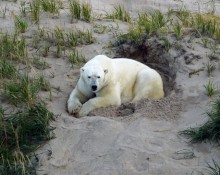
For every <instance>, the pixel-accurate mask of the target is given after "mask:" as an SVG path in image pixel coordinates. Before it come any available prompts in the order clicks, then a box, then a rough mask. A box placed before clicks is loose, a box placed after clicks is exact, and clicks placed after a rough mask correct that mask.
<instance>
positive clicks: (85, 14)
mask: <svg viewBox="0 0 220 175" xmlns="http://www.w3.org/2000/svg"><path fill="white" fill-rule="evenodd" d="M82 19H83V20H84V21H86V22H90V21H91V20H92V6H91V5H90V4H89V3H88V2H84V3H83V4H82Z"/></svg>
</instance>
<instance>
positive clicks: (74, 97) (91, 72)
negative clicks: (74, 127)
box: [67, 55, 164, 116]
mask: <svg viewBox="0 0 220 175" xmlns="http://www.w3.org/2000/svg"><path fill="white" fill-rule="evenodd" d="M80 71H81V72H80V79H79V81H78V83H77V85H76V87H75V89H74V90H73V91H72V93H71V94H70V97H69V100H68V102H67V108H68V111H69V113H73V114H78V115H79V116H86V115H87V114H88V113H89V112H91V111H92V110H94V109H96V108H100V107H107V106H111V105H114V106H119V105H121V104H122V103H126V102H130V101H137V100H140V99H143V98H153V99H158V98H162V97H163V96H164V91H163V82H162V79H161V77H160V75H159V73H157V72H156V71H155V70H154V69H151V68H149V67H148V66H146V65H144V64H142V63H140V62H137V61H135V60H131V59H126V58H118V59H111V58H108V57H107V56H105V55H98V56H96V57H94V58H93V59H91V60H90V61H88V62H87V63H86V64H85V65H84V67H82V68H81V70H80Z"/></svg>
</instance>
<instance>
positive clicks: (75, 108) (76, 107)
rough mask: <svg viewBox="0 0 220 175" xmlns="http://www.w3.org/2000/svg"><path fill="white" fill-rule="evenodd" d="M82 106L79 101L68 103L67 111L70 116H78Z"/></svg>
mask: <svg viewBox="0 0 220 175" xmlns="http://www.w3.org/2000/svg"><path fill="white" fill-rule="evenodd" d="M81 107H82V104H81V103H80V102H79V101H76V100H74V101H68V102H67V110H68V112H69V113H70V114H78V113H79V111H80V109H81Z"/></svg>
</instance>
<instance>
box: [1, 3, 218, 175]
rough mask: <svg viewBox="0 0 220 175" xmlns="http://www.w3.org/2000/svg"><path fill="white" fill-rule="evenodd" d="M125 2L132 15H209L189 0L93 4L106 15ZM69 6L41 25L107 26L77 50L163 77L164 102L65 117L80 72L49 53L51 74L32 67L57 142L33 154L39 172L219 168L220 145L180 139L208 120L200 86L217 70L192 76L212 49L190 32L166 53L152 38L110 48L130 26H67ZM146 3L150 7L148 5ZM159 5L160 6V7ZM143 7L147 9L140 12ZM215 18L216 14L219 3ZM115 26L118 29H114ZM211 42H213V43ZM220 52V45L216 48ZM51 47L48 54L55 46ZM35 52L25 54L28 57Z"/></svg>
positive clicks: (128, 173)
mask: <svg viewBox="0 0 220 175" xmlns="http://www.w3.org/2000/svg"><path fill="white" fill-rule="evenodd" d="M116 2H117V3H123V4H124V5H125V6H126V8H127V9H128V10H130V12H131V13H134V14H135V11H137V10H139V9H147V10H149V9H160V10H162V11H164V12H166V11H167V10H168V9H169V7H173V8H178V7H181V5H182V3H184V4H185V5H186V6H187V7H188V9H190V10H192V11H196V12H198V11H199V12H207V11H209V10H210V9H209V8H208V7H210V6H208V5H207V3H206V2H202V1H199V4H200V5H198V3H196V1H195V2H193V3H192V2H191V1H183V2H180V1H157V2H154V1H147V0H146V1H143V0H142V1H140V3H133V1H114V0H111V1H108V2H106V1H99V0H91V1H90V3H91V4H92V5H93V9H94V11H95V12H99V13H103V12H105V11H110V10H112V9H113V5H114V4H116ZM0 4H1V8H3V7H4V6H5V5H6V6H7V8H9V9H10V10H11V11H13V10H14V11H15V12H17V13H18V7H19V6H18V5H15V4H14V3H13V2H6V1H2V2H0ZM67 4H68V3H67V1H64V7H65V8H64V9H63V10H61V12H60V16H59V17H58V18H55V19H54V18H52V17H51V16H50V15H48V14H42V15H41V21H40V26H41V27H45V29H48V30H53V29H54V28H55V27H56V26H60V27H63V28H65V30H67V31H68V30H71V29H73V28H80V29H84V30H86V29H94V28H95V26H96V25H98V24H102V25H106V26H108V27H109V28H111V30H109V31H106V32H104V33H103V34H98V33H94V37H95V42H94V43H93V44H90V45H82V46H79V47H78V48H77V49H79V50H81V51H82V53H83V54H84V55H85V56H86V59H88V60H89V59H91V58H92V57H94V56H95V55H97V54H106V55H108V56H110V57H128V58H132V59H136V60H139V61H141V62H144V63H145V64H147V65H149V66H151V67H153V68H155V69H157V70H158V71H159V72H160V74H161V75H162V77H163V80H164V87H165V92H166V97H164V98H163V99H161V100H149V99H145V100H141V101H139V102H136V103H127V104H123V105H122V106H120V107H109V108H105V109H104V108H103V109H97V110H95V111H92V112H91V113H90V114H89V116H87V117H82V118H75V117H74V116H71V115H69V114H68V113H67V112H66V101H67V99H68V96H69V94H70V92H71V91H72V89H73V88H74V87H75V85H76V83H77V80H78V78H79V68H80V66H77V65H76V66H74V67H72V66H71V64H70V63H69V62H68V61H67V60H66V59H65V58H64V57H61V58H55V57H54V53H53V52H52V53H51V52H50V54H49V56H48V57H47V58H42V59H45V60H46V61H47V63H48V64H49V68H47V69H45V70H43V71H41V70H37V69H36V68H34V67H33V69H32V70H31V72H30V73H32V74H37V73H42V72H43V74H44V76H45V77H46V78H47V79H48V80H49V81H50V83H51V86H52V97H53V98H52V101H50V100H49V97H48V93H46V92H44V93H42V94H41V97H42V99H43V100H44V101H45V103H46V105H47V107H48V109H50V110H51V111H52V112H54V113H55V114H56V115H57V117H56V121H55V122H53V123H52V125H53V126H55V127H56V129H55V130H54V133H55V136H56V138H54V139H52V140H50V141H49V142H47V143H46V144H44V145H43V146H42V147H41V148H39V149H38V150H37V152H36V155H37V157H38V162H37V164H38V173H39V174H51V175H56V174H57V175H58V174H63V175H99V174H100V175H146V174H148V175H172V174H173V175H177V174H178V175H185V174H199V173H200V172H201V171H204V168H205V167H206V165H207V164H206V162H211V161H212V159H215V160H216V161H217V162H220V151H219V147H216V145H213V144H210V143H200V144H193V145H191V144H189V143H188V142H187V141H188V139H187V138H185V137H182V136H179V135H178V134H177V133H178V132H179V131H181V130H183V129H187V128H189V127H196V126H199V125H200V124H202V123H204V122H205V121H206V120H207V116H206V114H205V113H206V111H207V110H208V109H210V102H211V101H213V100H214V98H215V97H212V98H209V97H208V96H207V95H206V92H205V88H204V85H206V84H207V83H208V81H209V79H211V80H214V82H215V84H216V85H219V84H220V76H219V75H220V68H219V67H218V65H219V64H218V63H217V62H215V61H213V63H214V64H216V65H217V68H216V70H215V71H214V72H213V73H212V76H211V77H208V75H207V71H206V70H204V71H200V72H199V73H198V74H195V75H192V76H189V74H190V73H191V72H192V71H194V70H198V69H200V68H204V67H205V66H206V65H207V63H208V57H207V56H208V55H209V54H211V53H212V51H211V49H208V48H204V47H203V46H202V44H201V43H202V41H201V38H198V37H196V36H194V35H193V33H191V32H187V33H186V34H185V35H184V37H183V39H182V40H181V41H179V42H177V41H176V39H175V37H174V36H173V35H172V34H169V35H168V38H169V41H170V42H172V43H173V45H175V46H176V47H172V48H171V49H170V50H169V52H168V53H167V52H166V50H165V48H164V46H163V44H162V42H161V41H160V40H159V39H158V38H156V37H154V38H150V39H148V40H146V42H145V43H144V45H143V46H144V48H138V47H135V46H131V45H129V43H124V44H122V45H119V46H114V47H109V45H110V42H111V43H114V41H115V36H114V32H116V31H117V32H121V33H126V31H127V28H128V26H127V25H126V24H125V23H123V22H120V21H116V22H114V21H111V20H100V21H95V22H93V23H92V24H88V23H85V22H81V21H79V22H78V23H74V24H71V23H70V22H69V19H70V18H69V16H68V12H67V8H68V6H67ZM146 4H147V5H146ZM158 4H160V5H158ZM145 5H146V6H145ZM215 10H216V11H215V13H216V14H220V11H219V2H218V1H217V2H216V9H215ZM117 25H118V26H119V28H117ZM0 28H1V29H2V30H3V31H9V32H10V31H13V28H14V27H13V18H12V17H11V14H10V12H7V13H6V18H5V19H3V18H0ZM35 30H36V27H35V26H33V27H30V28H29V30H28V31H27V32H26V33H25V36H26V37H27V38H28V36H32V35H33V32H34V31H35ZM210 41H212V40H211V39H210ZM217 47H218V49H217V52H218V54H220V53H219V52H220V49H219V48H220V45H217ZM52 49H53V48H52ZM35 51H36V50H34V49H33V48H30V50H29V52H30V53H33V54H34V53H35Z"/></svg>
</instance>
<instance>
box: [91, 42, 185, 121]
mask: <svg viewBox="0 0 220 175" xmlns="http://www.w3.org/2000/svg"><path fill="white" fill-rule="evenodd" d="M115 50H116V54H115V58H130V59H135V60H137V61H139V62H142V63H144V64H146V65H148V66H149V67H151V68H153V69H155V70H157V71H158V72H159V73H160V75H161V77H162V79H163V84H164V91H165V97H164V98H162V99H159V100H152V99H143V100H140V101H138V102H135V103H126V104H122V105H121V106H119V107H109V108H100V109H96V110H94V111H92V112H91V113H90V115H95V116H105V117H110V118H114V119H120V120H127V119H128V120H130V119H135V118H137V117H140V116H142V117H148V118H157V119H165V120H169V119H174V118H176V117H177V116H179V115H178V114H179V111H180V110H181V100H180V98H179V95H178V94H177V93H176V92H175V76H176V68H175V66H174V65H175V64H174V62H173V59H172V58H170V56H169V54H168V53H167V51H166V49H165V47H164V46H163V45H162V44H161V43H160V41H158V40H157V39H149V40H145V41H144V42H143V43H142V44H140V45H137V44H135V45H134V44H130V43H127V42H124V43H123V44H120V45H118V46H117V47H116V48H115Z"/></svg>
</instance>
